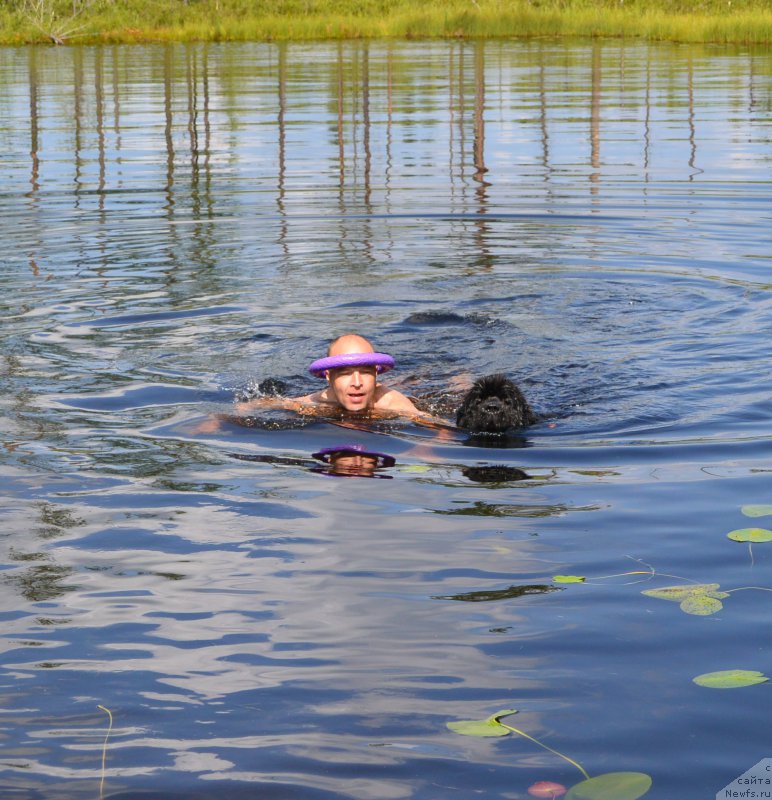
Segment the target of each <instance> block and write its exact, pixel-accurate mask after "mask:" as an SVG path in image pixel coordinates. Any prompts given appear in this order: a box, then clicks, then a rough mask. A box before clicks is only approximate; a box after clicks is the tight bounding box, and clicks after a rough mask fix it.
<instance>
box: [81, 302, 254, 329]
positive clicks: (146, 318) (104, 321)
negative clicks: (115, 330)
mask: <svg viewBox="0 0 772 800" xmlns="http://www.w3.org/2000/svg"><path fill="white" fill-rule="evenodd" d="M245 310H246V309H244V308H243V307H239V306H222V307H219V308H190V309H186V310H184V311H152V312H148V313H147V314H126V315H120V316H114V317H99V318H97V319H90V320H84V321H81V322H73V323H70V325H69V327H74V328H84V327H85V328H112V327H119V328H123V327H134V326H135V325H149V326H152V325H153V324H155V323H159V322H170V321H179V320H183V319H190V318H193V319H195V318H197V317H211V316H216V315H219V314H234V313H242V312H244V311H245Z"/></svg>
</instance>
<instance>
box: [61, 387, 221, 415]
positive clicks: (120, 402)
mask: <svg viewBox="0 0 772 800" xmlns="http://www.w3.org/2000/svg"><path fill="white" fill-rule="evenodd" d="M227 399H230V397H229V395H226V394H225V393H224V392H213V391H205V390H199V389H186V388H183V387H181V386H174V387H172V386H159V385H150V386H144V387H136V388H132V389H126V390H124V391H122V392H120V393H119V394H114V395H103V396H88V397H83V396H81V397H61V398H59V402H61V403H63V404H64V405H66V406H70V407H71V408H81V409H84V410H91V411H123V410H127V409H131V408H147V407H158V406H164V405H178V404H185V403H201V402H210V403H215V402H223V401H225V400H227Z"/></svg>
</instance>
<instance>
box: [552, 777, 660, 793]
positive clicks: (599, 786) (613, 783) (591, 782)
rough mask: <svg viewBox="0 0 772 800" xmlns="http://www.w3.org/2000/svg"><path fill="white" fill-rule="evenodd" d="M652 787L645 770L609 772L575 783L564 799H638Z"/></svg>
mask: <svg viewBox="0 0 772 800" xmlns="http://www.w3.org/2000/svg"><path fill="white" fill-rule="evenodd" d="M649 789H651V777H650V776H649V775H646V774H645V773H643V772H607V773H605V774H604V775H597V776H596V777H594V778H589V779H588V780H586V781H582V782H581V783H577V784H574V785H573V786H572V787H571V788H570V789H569V790H568V794H567V795H566V796H565V798H564V800H638V798H639V797H643V795H645V794H646V792H648V791H649Z"/></svg>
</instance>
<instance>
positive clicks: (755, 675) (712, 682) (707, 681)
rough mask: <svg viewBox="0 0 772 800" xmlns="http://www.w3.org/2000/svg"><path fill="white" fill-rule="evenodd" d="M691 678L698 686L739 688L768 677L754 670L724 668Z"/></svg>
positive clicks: (764, 680) (754, 683)
mask: <svg viewBox="0 0 772 800" xmlns="http://www.w3.org/2000/svg"><path fill="white" fill-rule="evenodd" d="M692 680H693V681H694V682H695V683H696V684H697V685H698V686H707V687H708V688H709V689H739V688H740V687H742V686H755V685H756V684H757V683H765V682H766V681H768V680H769V678H768V677H767V676H766V675H764V674H763V673H761V672H757V671H756V670H751V669H724V670H720V671H719V672H706V673H705V674H704V675H698V676H697V677H696V678H692Z"/></svg>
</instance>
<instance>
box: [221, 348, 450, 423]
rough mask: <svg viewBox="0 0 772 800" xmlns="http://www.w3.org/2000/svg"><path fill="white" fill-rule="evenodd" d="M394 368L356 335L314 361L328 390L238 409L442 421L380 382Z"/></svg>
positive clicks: (314, 370)
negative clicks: (375, 413)
mask: <svg viewBox="0 0 772 800" xmlns="http://www.w3.org/2000/svg"><path fill="white" fill-rule="evenodd" d="M393 367H394V359H393V358H392V357H391V356H389V355H387V354H386V353H377V352H375V350H374V349H373V346H372V345H371V344H370V342H368V341H367V339H365V338H364V337H363V336H359V335H357V334H355V333H346V334H344V335H343V336H339V337H338V338H337V339H334V340H333V341H332V342H331V343H330V346H329V347H328V348H327V357H326V358H320V359H318V360H317V361H314V362H313V363H312V364H311V366H310V367H309V368H308V369H309V372H311V374H312V375H316V377H318V378H324V379H325V380H326V381H327V386H325V387H324V389H321V390H320V391H318V392H313V393H312V394H307V395H305V396H303V397H290V398H282V397H270V398H267V397H265V398H263V397H260V398H257V399H256V400H250V401H249V402H246V403H240V404H239V405H237V406H236V410H237V411H239V412H245V411H250V410H251V409H253V408H259V407H260V406H262V407H266V406H269V407H273V408H287V409H290V410H292V411H297V412H299V413H301V414H314V413H319V412H322V413H324V411H332V410H340V409H345V410H346V411H351V412H353V413H362V412H366V411H370V412H371V411H384V412H386V415H387V416H391V415H392V414H394V415H398V416H403V417H410V418H417V419H421V420H425V421H434V422H440V421H441V420H439V419H437V418H434V417H432V416H431V415H430V414H426V413H424V412H422V411H419V410H418V409H417V408H416V407H415V405H413V403H412V401H411V400H410V399H409V398H408V397H406V396H405V395H404V394H402V393H401V392H398V391H397V390H396V389H389V388H388V387H386V386H384V385H383V384H382V383H379V381H378V375H379V374H381V373H382V372H387V371H388V370H390V369H392V368H393Z"/></svg>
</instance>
